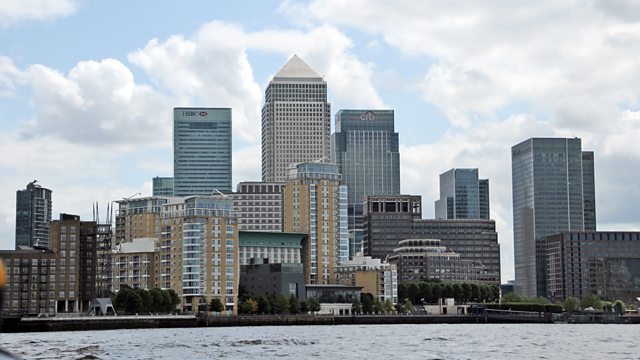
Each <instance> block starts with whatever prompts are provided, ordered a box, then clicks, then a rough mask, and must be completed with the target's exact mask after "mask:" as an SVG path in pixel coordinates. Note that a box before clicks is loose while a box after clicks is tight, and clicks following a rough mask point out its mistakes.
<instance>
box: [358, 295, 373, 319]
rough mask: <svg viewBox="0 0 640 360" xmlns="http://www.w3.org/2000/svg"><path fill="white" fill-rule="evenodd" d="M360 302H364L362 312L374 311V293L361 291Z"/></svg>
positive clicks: (369, 312)
mask: <svg viewBox="0 0 640 360" xmlns="http://www.w3.org/2000/svg"><path fill="white" fill-rule="evenodd" d="M360 302H362V312H363V313H364V314H371V313H372V312H373V295H372V294H370V293H361V294H360Z"/></svg>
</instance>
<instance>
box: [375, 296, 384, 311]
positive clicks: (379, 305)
mask: <svg viewBox="0 0 640 360" xmlns="http://www.w3.org/2000/svg"><path fill="white" fill-rule="evenodd" d="M382 309H383V307H382V303H380V299H378V298H375V299H374V300H373V312H374V313H376V315H377V314H381V313H382Z"/></svg>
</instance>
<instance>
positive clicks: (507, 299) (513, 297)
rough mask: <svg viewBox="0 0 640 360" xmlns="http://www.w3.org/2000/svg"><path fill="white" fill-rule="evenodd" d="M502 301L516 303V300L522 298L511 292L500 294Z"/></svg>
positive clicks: (520, 300) (518, 300)
mask: <svg viewBox="0 0 640 360" xmlns="http://www.w3.org/2000/svg"><path fill="white" fill-rule="evenodd" d="M502 302H505V303H517V302H522V298H521V297H520V295H518V294H516V293H513V292H511V293H508V294H505V295H504V296H502Z"/></svg>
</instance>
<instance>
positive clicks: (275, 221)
mask: <svg viewBox="0 0 640 360" xmlns="http://www.w3.org/2000/svg"><path fill="white" fill-rule="evenodd" d="M284 184H285V183H284V182H260V181H244V182H241V183H239V184H238V187H237V188H236V192H235V193H234V194H233V208H234V209H235V210H236V212H237V213H238V228H239V229H240V230H241V231H242V230H249V231H271V232H281V231H282V189H283V188H284Z"/></svg>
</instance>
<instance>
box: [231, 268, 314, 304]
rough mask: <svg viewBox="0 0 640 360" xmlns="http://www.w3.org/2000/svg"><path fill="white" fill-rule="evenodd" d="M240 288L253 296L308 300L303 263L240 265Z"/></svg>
mask: <svg viewBox="0 0 640 360" xmlns="http://www.w3.org/2000/svg"><path fill="white" fill-rule="evenodd" d="M240 286H242V288H243V289H245V291H246V292H247V293H249V294H251V295H263V296H270V295H285V296H286V297H287V298H288V297H289V296H291V295H293V296H295V297H296V298H298V300H305V299H306V298H307V292H306V289H305V283H304V272H303V269H302V263H283V264H269V263H265V264H252V265H240Z"/></svg>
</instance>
